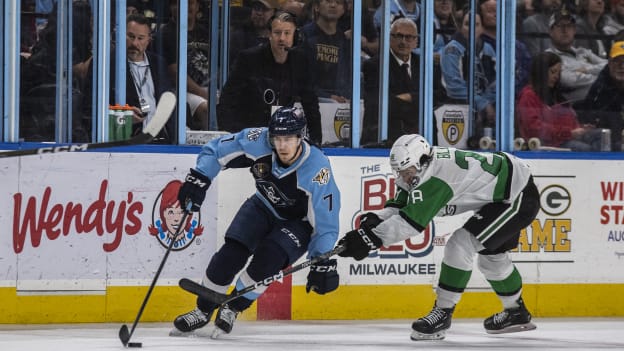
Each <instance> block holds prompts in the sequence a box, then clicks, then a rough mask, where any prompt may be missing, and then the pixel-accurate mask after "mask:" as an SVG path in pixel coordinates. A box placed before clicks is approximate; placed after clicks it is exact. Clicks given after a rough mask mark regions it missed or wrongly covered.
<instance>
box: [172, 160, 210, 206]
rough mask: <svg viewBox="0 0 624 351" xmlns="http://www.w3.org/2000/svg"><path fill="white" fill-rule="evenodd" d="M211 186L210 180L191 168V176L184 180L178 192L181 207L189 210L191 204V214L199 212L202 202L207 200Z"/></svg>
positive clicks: (188, 175)
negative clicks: (207, 193)
mask: <svg viewBox="0 0 624 351" xmlns="http://www.w3.org/2000/svg"><path fill="white" fill-rule="evenodd" d="M209 186H210V179H209V178H208V177H206V176H205V175H203V174H201V173H199V172H198V171H196V170H194V169H192V168H191V171H190V172H189V174H187V175H186V178H185V179H184V184H182V187H180V191H179V192H178V200H179V201H180V206H182V207H184V208H187V206H188V203H189V202H190V203H191V212H197V211H199V208H200V207H201V204H202V202H204V199H205V198H206V191H207V190H208V187H209Z"/></svg>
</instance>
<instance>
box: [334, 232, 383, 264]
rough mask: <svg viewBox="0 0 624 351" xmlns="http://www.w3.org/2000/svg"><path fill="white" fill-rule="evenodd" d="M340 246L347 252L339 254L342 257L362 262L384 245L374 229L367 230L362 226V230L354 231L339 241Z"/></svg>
mask: <svg viewBox="0 0 624 351" xmlns="http://www.w3.org/2000/svg"><path fill="white" fill-rule="evenodd" d="M338 245H342V246H344V247H345V250H344V251H342V252H341V253H339V254H338V256H341V257H353V258H354V259H356V260H358V261H361V260H363V259H365V258H366V257H368V252H369V251H372V250H377V249H378V248H380V247H381V246H382V245H383V243H382V242H381V239H379V237H378V236H377V235H375V233H373V231H372V229H368V228H366V226H360V229H357V230H352V231H350V232H348V233H347V234H345V236H343V237H342V239H340V240H339V241H338Z"/></svg>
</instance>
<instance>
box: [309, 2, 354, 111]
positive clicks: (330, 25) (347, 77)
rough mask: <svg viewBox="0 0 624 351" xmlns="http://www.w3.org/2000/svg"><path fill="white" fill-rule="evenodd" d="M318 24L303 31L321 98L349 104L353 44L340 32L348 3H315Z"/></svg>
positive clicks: (313, 6) (311, 25)
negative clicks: (341, 19) (339, 28)
mask: <svg viewBox="0 0 624 351" xmlns="http://www.w3.org/2000/svg"><path fill="white" fill-rule="evenodd" d="M312 2H313V4H312V8H313V10H314V13H315V14H316V20H315V22H313V23H308V24H306V25H305V26H303V28H302V29H301V31H302V33H303V36H304V38H305V42H304V44H303V48H304V51H305V53H306V56H307V57H308V61H309V62H310V63H311V66H310V71H311V72H312V76H313V77H314V78H315V89H316V94H317V95H318V97H321V98H325V99H330V101H332V102H347V101H348V100H349V97H350V96H351V44H350V42H349V40H348V39H347V37H346V36H345V34H344V32H342V31H340V30H338V20H339V19H340V17H342V15H344V13H345V6H346V2H345V0H312Z"/></svg>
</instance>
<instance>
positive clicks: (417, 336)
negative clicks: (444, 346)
mask: <svg viewBox="0 0 624 351" xmlns="http://www.w3.org/2000/svg"><path fill="white" fill-rule="evenodd" d="M445 337H446V330H441V331H439V332H437V333H432V334H425V333H421V332H417V331H415V330H413V331H412V335H411V336H410V339H412V340H414V341H422V340H444V338H445Z"/></svg>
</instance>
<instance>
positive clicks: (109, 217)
mask: <svg viewBox="0 0 624 351" xmlns="http://www.w3.org/2000/svg"><path fill="white" fill-rule="evenodd" d="M107 192H108V181H106V180H104V181H102V183H101V185H100V191H99V194H98V198H97V200H95V201H94V202H93V203H91V204H90V205H88V206H86V205H83V204H79V203H78V204H76V203H74V202H68V203H67V204H65V205H63V204H60V203H57V204H52V205H51V204H50V196H51V193H52V189H51V188H50V187H47V188H46V189H45V190H44V192H43V196H42V198H41V205H40V207H39V209H38V210H37V198H36V197H35V196H31V197H30V198H28V201H27V203H26V208H25V210H24V212H23V216H22V198H23V195H22V194H21V193H17V194H15V195H14V196H13V203H14V205H13V250H14V251H15V253H20V252H22V251H23V250H24V245H25V243H26V239H27V235H28V233H30V242H31V245H32V247H38V246H39V245H40V244H41V236H42V232H43V230H45V232H46V237H47V238H48V240H50V241H53V240H56V239H57V238H59V237H60V236H61V235H64V236H67V235H69V233H70V231H71V230H72V227H73V229H74V230H75V232H76V233H77V234H81V233H90V232H95V233H96V234H97V235H98V236H102V235H104V234H112V235H113V239H112V240H111V241H110V242H108V243H104V244H103V249H104V251H105V252H112V251H114V250H116V249H117V248H118V247H119V245H120V243H121V240H122V236H123V233H124V230H125V232H126V234H128V235H135V234H137V233H138V232H139V231H140V230H141V227H142V224H141V220H140V219H139V215H140V214H141V213H142V212H143V204H142V203H140V202H134V203H133V194H132V192H128V198H127V201H120V202H119V203H117V202H116V201H113V200H111V201H108V202H107V201H106V193H107ZM48 208H50V210H49V211H48ZM83 208H86V209H85V210H84V212H83Z"/></svg>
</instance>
